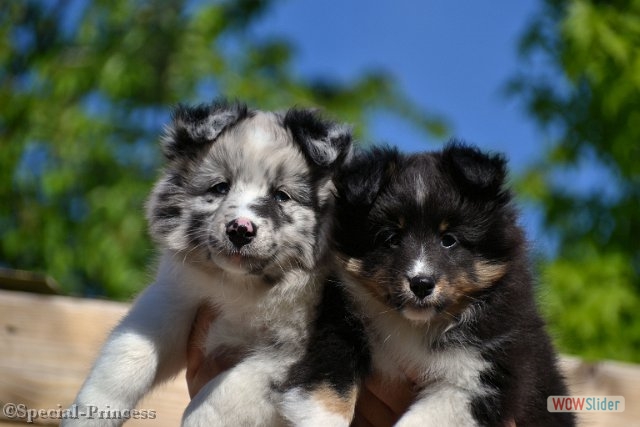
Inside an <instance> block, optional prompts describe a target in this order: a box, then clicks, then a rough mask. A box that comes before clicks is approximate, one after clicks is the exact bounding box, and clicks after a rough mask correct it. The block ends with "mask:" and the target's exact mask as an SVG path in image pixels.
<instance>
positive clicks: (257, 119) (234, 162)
mask: <svg viewBox="0 0 640 427" xmlns="http://www.w3.org/2000/svg"><path fill="white" fill-rule="evenodd" d="M209 158H210V159H211V160H212V161H214V162H216V163H218V164H221V165H223V166H224V167H225V168H226V169H227V171H228V173H230V174H232V175H234V176H235V177H236V178H241V177H243V178H246V179H250V180H252V179H259V180H267V181H273V180H276V179H282V178H283V176H291V175H300V174H305V173H308V166H307V163H306V161H305V159H304V156H303V155H302V153H301V152H300V150H299V149H298V148H297V145H296V144H295V142H294V141H293V137H292V135H291V132H289V130H288V129H286V128H284V127H283V126H282V121H281V119H280V118H279V117H278V116H277V115H276V114H274V113H270V112H262V111H258V112H256V113H255V115H253V116H252V117H249V118H247V119H246V120H244V121H242V122H241V123H239V124H238V125H237V126H235V127H234V128H232V129H230V131H229V132H226V133H225V134H223V135H222V136H221V137H220V138H219V139H218V140H217V141H215V142H214V143H213V145H212V147H211V150H210V152H209Z"/></svg>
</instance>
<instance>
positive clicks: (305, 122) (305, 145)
mask: <svg viewBox="0 0 640 427" xmlns="http://www.w3.org/2000/svg"><path fill="white" fill-rule="evenodd" d="M283 125H284V126H285V127H286V128H288V129H289V130H290V131H291V134H292V136H293V138H294V140H295V141H296V142H297V143H298V144H299V145H300V148H301V149H302V151H303V153H304V155H305V156H306V158H307V159H308V160H309V161H311V162H312V163H313V164H315V165H316V166H319V167H321V168H325V169H331V168H334V167H336V166H337V165H339V164H340V163H342V161H343V160H344V158H345V157H346V156H347V155H348V153H349V150H350V147H351V141H352V135H351V128H350V127H349V126H346V125H343V124H338V123H336V122H334V121H332V120H329V119H326V118H325V117H323V115H322V114H321V113H320V111H319V110H317V109H309V108H306V109H302V108H291V109H290V110H288V111H287V112H286V113H285V115H284V118H283Z"/></svg>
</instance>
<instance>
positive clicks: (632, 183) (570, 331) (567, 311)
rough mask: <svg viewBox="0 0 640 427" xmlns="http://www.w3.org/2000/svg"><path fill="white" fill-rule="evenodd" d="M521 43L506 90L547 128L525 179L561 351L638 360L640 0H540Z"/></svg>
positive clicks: (545, 295)
mask: <svg viewBox="0 0 640 427" xmlns="http://www.w3.org/2000/svg"><path fill="white" fill-rule="evenodd" d="M520 50H521V53H522V54H523V65H524V67H523V69H524V70H526V71H523V72H522V74H521V75H519V76H517V77H516V78H515V79H514V80H513V81H512V82H511V91H512V93H513V94H515V96H517V97H521V98H522V99H523V100H524V102H525V105H526V106H527V108H528V111H529V113H530V114H531V115H532V116H533V117H534V118H535V119H536V120H537V122H538V123H539V124H540V125H541V126H542V127H543V128H544V129H545V130H546V131H547V133H548V135H550V136H551V139H552V140H551V142H550V144H549V145H548V147H547V148H548V150H547V154H546V156H545V157H544V159H543V160H542V162H541V163H540V164H537V165H535V166H534V167H533V168H532V169H531V170H530V171H529V172H528V174H526V176H525V177H524V179H522V180H521V183H522V184H521V187H522V189H523V190H524V191H525V192H526V193H527V194H528V195H529V196H530V197H531V198H533V199H534V200H535V201H537V202H539V204H540V206H541V207H542V210H543V212H544V221H545V225H546V227H547V229H548V230H549V231H550V232H552V233H553V234H554V235H555V236H557V243H558V251H557V254H555V255H556V256H555V257H552V259H547V260H544V261H543V262H542V264H541V268H542V272H543V278H544V284H545V287H543V291H542V298H541V301H542V306H543V307H544V309H545V311H546V314H547V315H548V318H549V320H550V322H551V324H552V325H553V328H554V331H555V333H556V336H557V340H558V343H559V345H560V348H561V349H562V350H563V351H566V352H570V353H574V354H579V355H582V356H585V357H588V358H618V359H626V360H631V361H636V362H638V361H640V351H639V350H638V349H640V316H638V309H639V308H640V244H638V236H639V235H640V220H639V219H638V218H640V209H639V208H640V126H638V124H639V123H640V1H638V0H621V1H612V2H603V1H597V0H544V2H543V8H542V10H541V11H540V13H539V14H538V15H537V16H536V17H535V19H534V20H533V21H532V23H531V25H530V26H529V28H528V30H527V31H526V33H525V35H524V36H523V38H522V40H521V47H520ZM558 76H562V77H563V79H558ZM558 82H559V83H558ZM576 171H577V172H582V173H583V176H584V175H586V174H589V173H591V174H596V175H595V176H597V177H598V178H592V179H590V180H589V182H590V184H589V188H586V189H584V188H582V189H578V190H576V187H577V185H576V184H577V182H576V176H578V177H579V176H580V175H579V174H578V175H576Z"/></svg>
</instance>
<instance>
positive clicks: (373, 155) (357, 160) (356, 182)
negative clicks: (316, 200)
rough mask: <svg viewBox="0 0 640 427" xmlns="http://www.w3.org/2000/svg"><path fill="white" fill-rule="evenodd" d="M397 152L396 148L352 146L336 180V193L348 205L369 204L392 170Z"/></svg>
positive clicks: (394, 169)
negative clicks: (353, 148) (355, 147)
mask: <svg viewBox="0 0 640 427" xmlns="http://www.w3.org/2000/svg"><path fill="white" fill-rule="evenodd" d="M399 162H400V152H399V151H398V149H397V148H395V147H373V148H370V149H367V150H364V149H355V150H354V152H353V155H352V156H351V158H350V159H348V160H347V161H346V162H345V164H344V165H343V167H342V168H341V169H340V170H339V172H338V174H337V177H336V179H335V183H336V188H337V189H338V196H339V197H340V198H341V199H344V200H345V201H346V202H347V203H348V204H349V205H351V206H360V207H363V206H369V205H371V204H372V203H373V201H374V200H375V198H376V197H377V195H378V193H379V192H380V189H381V188H382V187H384V186H385V185H386V184H387V182H388V181H389V179H390V178H391V176H392V175H393V174H394V173H395V171H396V169H397V167H398V164H399Z"/></svg>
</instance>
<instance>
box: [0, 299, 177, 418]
mask: <svg viewBox="0 0 640 427" xmlns="http://www.w3.org/2000/svg"><path fill="white" fill-rule="evenodd" d="M128 307H129V306H128V305H127V304H121V303H115V302H110V301H97V300H87V299H78V298H69V297H60V296H44V295H34V294H27V293H21V292H10V291H0V403H2V405H3V406H4V405H5V404H6V403H7V402H10V403H20V404H24V405H25V406H26V407H27V408H34V409H57V408H66V407H68V406H69V405H70V404H71V403H72V402H73V399H74V397H75V395H76V393H77V392H78V390H79V389H80V386H81V384H82V381H83V380H84V378H85V376H86V375H87V372H88V370H89V368H90V366H91V364H92V362H93V359H94V358H95V357H96V354H97V351H98V350H99V348H100V347H101V345H102V343H103V341H104V340H105V338H106V336H107V334H108V333H109V331H110V330H111V329H112V328H113V326H114V325H115V324H116V323H117V322H118V320H119V319H120V318H121V317H122V316H123V315H124V313H125V312H126V311H127V309H128ZM188 402H189V397H188V392H187V387H186V383H185V380H184V373H181V374H180V375H178V376H177V377H176V379H175V380H174V381H172V382H170V383H168V384H167V385H165V386H163V387H161V388H159V389H158V390H157V391H156V392H154V393H153V394H152V395H151V396H149V397H148V398H147V399H145V400H144V401H143V402H141V403H140V404H139V406H138V407H139V408H141V409H150V410H155V411H156V413H157V419H155V420H153V421H149V420H138V421H136V420H131V421H129V422H128V423H127V425H130V426H143V425H145V426H149V425H154V426H155V425H166V426H176V425H179V423H180V418H181V416H182V411H183V410H184V408H186V405H187V403H188ZM0 419H5V420H6V417H5V416H4V415H0ZM36 423H42V424H50V423H52V424H58V422H57V421H55V420H36Z"/></svg>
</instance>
